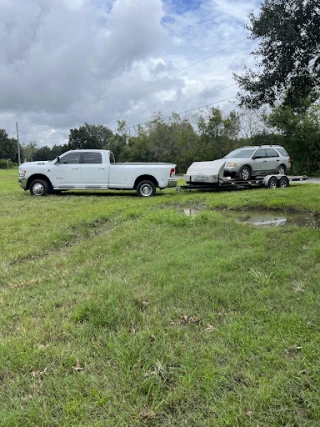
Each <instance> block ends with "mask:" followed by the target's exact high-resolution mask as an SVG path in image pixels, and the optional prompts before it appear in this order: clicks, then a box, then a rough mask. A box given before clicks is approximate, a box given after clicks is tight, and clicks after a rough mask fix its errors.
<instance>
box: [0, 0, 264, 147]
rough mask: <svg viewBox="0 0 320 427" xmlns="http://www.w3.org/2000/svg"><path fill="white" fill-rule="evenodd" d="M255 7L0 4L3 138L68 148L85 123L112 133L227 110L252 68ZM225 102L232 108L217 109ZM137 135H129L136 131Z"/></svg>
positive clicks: (111, 1)
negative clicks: (204, 110)
mask: <svg viewBox="0 0 320 427" xmlns="http://www.w3.org/2000/svg"><path fill="white" fill-rule="evenodd" d="M259 4H260V2H259V1H257V0H247V1H245V0H0V40H1V44H0V129H5V130H6V131H7V132H8V133H9V135H10V136H14V137H15V136H16V122H17V121H18V123H19V130H20V141H21V142H22V143H25V144H27V143H28V142H29V141H36V142H37V144H38V145H39V146H43V145H48V146H53V145H54V144H64V143H66V142H67V141H68V137H69V130H70V129H71V128H75V127H79V126H81V125H83V124H84V123H85V122H87V123H90V124H103V125H106V126H108V127H109V128H110V129H112V130H116V128H117V120H125V121H126V122H127V125H128V126H129V127H131V126H134V125H137V124H139V123H145V122H147V121H148V120H149V119H150V118H151V117H152V114H153V113H154V112H155V111H162V112H163V114H164V115H165V116H168V115H170V114H171V113H172V111H176V112H178V113H181V115H182V116H184V112H186V111H190V110H193V109H195V110H194V111H197V110H196V109H197V108H199V107H201V106H205V105H210V106H220V107H221V108H222V109H223V110H224V111H230V109H232V108H234V105H233V104H231V103H232V102H234V100H230V99H229V98H232V97H235V95H236V93H237V91H238V87H237V85H235V81H234V80H233V78H232V73H233V72H241V70H242V69H243V67H244V65H245V64H248V65H251V66H252V65H253V63H254V58H253V56H252V55H250V52H251V51H252V50H253V42H252V41H250V40H248V39H247V38H248V36H249V32H248V31H247V30H245V28H244V26H245V24H246V23H248V14H249V12H251V11H254V12H255V13H257V12H258V10H259ZM225 99H229V100H228V101H224V102H220V101H222V100H225ZM132 130H133V128H132Z"/></svg>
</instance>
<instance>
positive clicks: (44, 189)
mask: <svg viewBox="0 0 320 427" xmlns="http://www.w3.org/2000/svg"><path fill="white" fill-rule="evenodd" d="M30 193H31V194H32V195H33V196H38V197H40V196H45V195H46V194H47V193H48V184H47V182H46V181H45V180H43V179H37V180H34V181H32V182H31V184H30Z"/></svg>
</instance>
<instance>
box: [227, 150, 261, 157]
mask: <svg viewBox="0 0 320 427" xmlns="http://www.w3.org/2000/svg"><path fill="white" fill-rule="evenodd" d="M254 151H255V149H243V148H239V149H238V150H234V151H231V153H229V154H227V155H226V156H225V157H224V159H248V158H249V157H251V155H252V153H253V152H254Z"/></svg>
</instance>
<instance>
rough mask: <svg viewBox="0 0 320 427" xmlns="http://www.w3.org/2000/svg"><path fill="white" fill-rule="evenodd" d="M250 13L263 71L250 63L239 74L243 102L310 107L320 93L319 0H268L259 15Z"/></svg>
mask: <svg viewBox="0 0 320 427" xmlns="http://www.w3.org/2000/svg"><path fill="white" fill-rule="evenodd" d="M249 19H250V21H251V26H247V29H248V30H249V31H251V37H250V38H251V39H253V40H256V39H259V40H260V43H259V47H258V49H256V50H255V51H254V52H253V55H255V56H256V57H261V58H262V59H261V62H260V63H259V64H258V66H259V68H260V69H261V70H262V71H261V72H259V71H253V70H251V69H248V68H246V69H245V74H244V75H243V76H240V75H236V74H235V75H234V77H235V79H236V80H237V82H238V83H239V85H240V88H241V89H243V90H244V91H245V93H242V94H239V98H240V105H241V106H247V107H249V108H258V107H260V106H261V105H263V104H269V105H271V106H274V105H275V104H276V103H278V104H279V103H281V104H283V105H285V106H290V107H291V108H293V109H297V110H299V109H306V108H308V106H309V105H310V102H311V103H312V102H313V101H314V100H316V99H317V98H318V97H319V86H320V31H319V28H320V4H319V0H264V3H263V4H262V6H261V10H260V14H259V16H257V17H256V16H254V14H253V13H251V14H250V15H249Z"/></svg>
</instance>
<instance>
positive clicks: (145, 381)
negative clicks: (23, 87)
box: [0, 171, 320, 427]
mask: <svg viewBox="0 0 320 427" xmlns="http://www.w3.org/2000/svg"><path fill="white" fill-rule="evenodd" d="M0 204H1V205H0V208H1V209H0V230H1V241H0V254H1V258H0V265H1V270H0V308H1V316H0V402H1V404H0V426H4V427H18V426H23V427H29V426H30V427H36V426H37V427H42V426H48V427H49V426H50V427H53V426H56V427H61V426H64V427H70V426H77V427H79V426H94V427H98V426H99V427H104V426H215V427H217V426H219V427H224V426H255V427H256V426H287V427H289V426H290V427H291V426H292V427H302V426H308V427H309V426H312V427H313V426H315V427H316V426H320V394H319V390H320V359H319V350H320V334H319V332H320V316H319V313H320V296H319V282H320V280H319V279H320V262H319V261H320V239H319V236H320V231H319V230H318V229H313V228H306V227H296V226H284V227H255V226H252V225H249V224H246V223H239V222H236V221H235V220H234V219H232V218H230V217H228V215H227V211H228V210H243V209H260V208H264V209H272V210H276V211H279V212H285V211H291V210H292V211H299V212H310V213H312V214H314V215H320V187H319V186H317V185H316V184H305V185H298V184H296V185H292V186H290V187H289V188H286V189H277V190H267V189H258V190H248V191H241V192H238V191H237V192H223V193H211V192H205V193H200V192H193V193H189V192H179V193H177V192H176V191H175V190H165V191H164V192H162V193H160V192H159V193H158V195H157V197H155V198H150V199H141V198H138V197H137V196H136V195H135V193H134V192H129V191H128V192H115V191H110V192H105V193H102V192H101V193H98V192H97V193H89V194H86V193H84V192H74V193H72V192H69V193H64V194H62V195H61V196H49V197H44V198H36V197H31V196H30V194H29V192H28V193H24V192H23V191H22V190H21V189H20V188H19V187H18V184H17V172H16V171H9V172H7V171H0ZM186 208H201V209H200V211H199V213H198V214H197V215H194V216H187V215H185V214H184V212H183V210H184V209H186Z"/></svg>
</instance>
